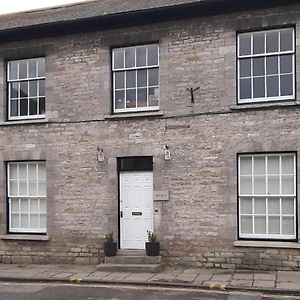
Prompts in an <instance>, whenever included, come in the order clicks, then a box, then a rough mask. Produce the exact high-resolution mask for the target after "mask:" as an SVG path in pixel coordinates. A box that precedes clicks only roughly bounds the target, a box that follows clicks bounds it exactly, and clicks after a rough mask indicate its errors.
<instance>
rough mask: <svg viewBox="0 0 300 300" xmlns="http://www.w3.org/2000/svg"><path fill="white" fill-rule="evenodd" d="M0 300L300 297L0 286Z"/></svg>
mask: <svg viewBox="0 0 300 300" xmlns="http://www.w3.org/2000/svg"><path fill="white" fill-rule="evenodd" d="M0 299H1V300H161V299H162V300H201V299H202V300H279V299H287V300H288V299H291V300H292V299H300V297H288V296H267V295H262V294H260V293H255V294H251V293H232V292H230V293H229V292H219V293H216V292H210V291H200V290H187V289H166V288H147V287H143V286H130V287H124V286H99V285H98V286H96V285H88V286H87V285H66V284H65V285H63V284H42V283H41V284H33V283H26V284H25V283H0Z"/></svg>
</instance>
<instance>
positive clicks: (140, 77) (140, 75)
mask: <svg viewBox="0 0 300 300" xmlns="http://www.w3.org/2000/svg"><path fill="white" fill-rule="evenodd" d="M137 86H138V87H146V86H147V70H138V71H137Z"/></svg>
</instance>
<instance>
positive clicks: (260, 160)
mask: <svg viewBox="0 0 300 300" xmlns="http://www.w3.org/2000/svg"><path fill="white" fill-rule="evenodd" d="M265 170H266V166H265V158H264V157H254V175H263V174H265Z"/></svg>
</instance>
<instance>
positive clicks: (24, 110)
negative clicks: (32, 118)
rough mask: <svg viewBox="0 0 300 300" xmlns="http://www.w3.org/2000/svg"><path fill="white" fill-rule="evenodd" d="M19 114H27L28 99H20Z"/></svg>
mask: <svg viewBox="0 0 300 300" xmlns="http://www.w3.org/2000/svg"><path fill="white" fill-rule="evenodd" d="M20 115H21V116H27V115H28V99H21V100H20Z"/></svg>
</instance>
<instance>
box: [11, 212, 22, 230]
mask: <svg viewBox="0 0 300 300" xmlns="http://www.w3.org/2000/svg"><path fill="white" fill-rule="evenodd" d="M19 227H20V226H19V215H18V214H12V215H11V228H19Z"/></svg>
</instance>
